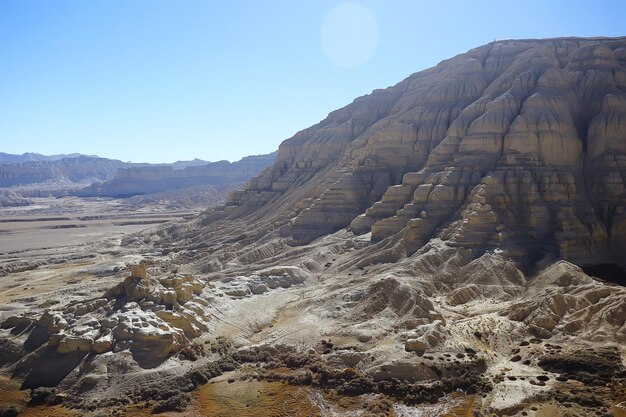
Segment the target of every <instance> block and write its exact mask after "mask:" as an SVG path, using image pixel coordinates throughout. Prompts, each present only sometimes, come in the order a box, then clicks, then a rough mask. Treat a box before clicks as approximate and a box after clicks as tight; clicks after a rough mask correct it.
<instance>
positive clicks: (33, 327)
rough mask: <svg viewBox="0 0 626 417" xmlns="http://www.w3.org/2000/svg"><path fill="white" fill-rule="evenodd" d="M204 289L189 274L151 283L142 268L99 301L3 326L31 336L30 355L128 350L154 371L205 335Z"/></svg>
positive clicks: (26, 347) (135, 268)
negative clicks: (47, 351) (45, 351)
mask: <svg viewBox="0 0 626 417" xmlns="http://www.w3.org/2000/svg"><path fill="white" fill-rule="evenodd" d="M203 289H204V284H202V283H201V282H199V281H198V280H196V279H194V278H193V277H192V276H190V275H176V274H175V275H171V276H166V277H162V278H158V279H157V278H152V277H150V276H149V275H148V273H147V272H146V268H145V266H144V265H143V264H140V265H135V266H133V267H132V272H131V274H130V276H128V277H127V278H126V279H124V281H122V282H121V283H119V284H118V285H116V286H114V287H112V288H110V289H109V290H108V291H107V292H106V293H105V294H103V295H102V296H100V297H96V298H93V299H89V300H85V301H81V302H76V303H70V304H68V305H64V306H63V308H62V309H59V310H54V309H50V310H47V311H45V312H44V313H43V314H42V315H41V316H40V317H37V316H11V317H8V318H7V319H6V320H5V321H4V322H3V323H2V324H1V325H0V327H2V328H3V329H12V333H13V334H16V335H17V334H21V333H26V334H28V338H27V339H26V340H25V341H24V350H25V351H26V352H33V351H35V350H36V349H39V348H40V347H42V346H45V347H46V348H48V349H54V350H55V351H56V352H57V353H59V354H69V353H73V352H77V351H80V352H84V353H94V354H103V353H105V352H111V351H113V352H119V351H122V350H126V349H129V350H130V351H131V352H132V353H133V356H134V357H135V359H136V360H137V362H139V363H141V364H143V365H144V366H147V367H151V366H155V365H157V364H159V363H160V362H162V361H163V360H164V359H166V358H167V357H168V356H169V355H170V354H172V353H173V352H177V351H178V350H180V348H181V347H183V346H185V345H188V344H189V340H191V339H193V338H195V337H198V336H199V335H200V334H202V332H203V331H206V330H207V327H206V324H204V321H205V320H206V317H204V315H203V312H204V307H206V300H205V299H203V298H200V297H198V296H199V295H200V294H201V293H202V291H203ZM35 371H36V370H35Z"/></svg>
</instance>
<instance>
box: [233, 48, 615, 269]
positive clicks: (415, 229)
mask: <svg viewBox="0 0 626 417" xmlns="http://www.w3.org/2000/svg"><path fill="white" fill-rule="evenodd" d="M625 42H626V41H625V40H624V39H602V38H597V39H596V38H594V39H577V38H576V39H575V38H572V39H570V38H563V39H551V40H521V41H518V40H511V41H499V42H495V43H491V44H488V45H485V46H482V47H479V48H476V49H473V50H471V51H469V52H467V53H465V54H462V55H459V56H456V57H454V58H452V59H449V60H446V61H443V62H442V63H440V64H439V65H437V66H436V67H434V68H431V69H428V70H425V71H422V72H419V73H416V74H413V75H411V76H410V77H408V78H407V79H405V80H404V81H402V82H400V83H398V84H397V85H395V86H393V87H390V88H387V89H385V90H376V91H374V92H373V93H372V94H371V95H369V96H364V97H360V98H358V99H356V100H355V101H354V102H353V103H352V104H350V105H348V106H346V107H345V108H343V109H340V110H337V111H335V112H332V113H331V114H330V115H329V116H328V117H327V118H326V119H325V120H323V121H322V122H320V123H319V124H317V125H315V126H312V127H310V128H308V129H305V130H303V131H301V132H299V133H297V134H296V135H295V136H294V137H293V138H291V139H289V140H286V141H285V142H283V144H281V146H280V149H279V153H278V155H277V157H276V162H275V164H274V165H273V166H272V167H271V169H268V170H267V171H265V172H264V173H263V174H262V175H260V176H259V177H257V178H254V179H253V180H251V181H250V182H249V183H248V185H247V187H246V189H245V190H244V191H241V192H237V193H234V194H232V195H231V197H230V199H229V201H228V204H230V205H232V206H239V207H242V206H251V205H253V206H256V207H259V206H262V205H263V204H265V203H267V202H268V201H270V200H271V201H278V202H279V203H280V202H284V204H285V205H286V207H287V206H288V207H290V208H291V209H290V210H285V212H284V213H285V215H284V216H283V218H282V219H280V221H281V222H282V224H285V225H286V226H285V228H284V229H283V230H284V231H285V232H288V234H289V236H290V237H291V238H292V241H293V243H295V244H303V243H308V242H310V241H312V240H313V239H315V238H317V237H319V236H322V235H324V234H327V233H331V232H334V231H336V230H338V229H341V228H343V227H347V226H349V227H350V228H351V230H353V231H354V233H355V234H364V233H368V232H371V242H372V243H376V242H380V241H382V240H385V239H387V238H389V237H392V236H396V235H398V236H399V235H402V239H401V242H399V243H398V244H400V245H402V246H403V249H402V250H403V251H404V252H405V253H407V254H411V253H413V252H415V251H416V250H417V249H419V248H420V247H421V246H422V245H424V244H425V243H426V242H428V240H429V239H431V238H433V237H439V238H441V239H444V240H445V241H446V242H447V243H448V244H449V245H451V246H456V247H466V248H472V249H473V250H474V251H475V252H476V255H478V254H480V253H482V252H484V251H486V250H493V249H499V250H502V251H504V252H505V253H506V255H507V256H510V257H512V258H514V259H516V260H518V261H520V262H522V263H523V264H525V265H532V264H533V263H535V262H537V261H539V260H541V259H543V258H550V259H556V258H563V259H569V260H572V261H574V262H576V263H578V264H580V265H588V264H596V263H621V264H623V259H624V255H626V246H625V245H626V244H625V239H626V226H624V225H625V224H626V220H624V219H625V218H624V214H623V212H624V203H623V199H624V198H625V197H626V192H625V191H624V178H623V175H624V171H625V169H626V165H625V164H626V148H625V147H624V145H623V144H622V143H621V142H623V141H624V139H625V135H626V124H625V123H626V122H625V120H626V68H625V60H626V43H625ZM276 199H278V200H276ZM245 211H246V210H240V211H235V213H237V212H245Z"/></svg>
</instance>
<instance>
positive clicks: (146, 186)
mask: <svg viewBox="0 0 626 417" xmlns="http://www.w3.org/2000/svg"><path fill="white" fill-rule="evenodd" d="M274 157H275V153H272V154H268V155H257V156H248V157H245V158H243V159H242V160H240V161H238V162H233V163H230V162H228V161H219V162H206V163H205V164H204V165H188V166H185V167H184V168H183V169H175V168H174V167H173V166H171V165H165V166H159V165H156V166H155V165H147V166H133V167H129V168H122V169H120V170H118V171H117V172H116V173H115V175H114V177H113V178H112V179H111V180H110V181H106V182H104V183H97V184H93V185H91V186H90V187H88V188H85V189H83V190H80V191H79V192H78V194H79V195H82V196H106V197H122V196H131V195H139V194H153V193H158V192H163V191H169V190H177V189H181V188H188V187H196V186H207V185H212V186H222V185H231V184H236V183H241V182H243V181H246V180H248V179H250V178H251V177H253V176H254V175H256V174H258V173H259V172H260V171H261V170H262V169H264V168H266V167H267V166H269V165H271V164H272V162H273V161H274Z"/></svg>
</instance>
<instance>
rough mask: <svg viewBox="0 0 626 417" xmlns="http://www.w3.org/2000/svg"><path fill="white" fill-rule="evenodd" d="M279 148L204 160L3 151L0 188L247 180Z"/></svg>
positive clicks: (105, 191)
mask: <svg viewBox="0 0 626 417" xmlns="http://www.w3.org/2000/svg"><path fill="white" fill-rule="evenodd" d="M274 158H275V153H272V154H268V155H258V156H249V157H245V158H243V159H241V161H238V162H233V163H231V162H228V161H218V162H209V161H203V160H200V159H193V160H191V161H177V162H174V163H170V164H148V163H131V162H122V161H119V160H116V159H108V158H100V157H98V156H91V155H83V154H78V153H74V154H65V155H50V156H46V155H41V154H38V153H25V154H22V155H12V154H7V153H0V188H1V187H12V188H11V191H12V192H15V191H16V190H15V189H16V188H17V189H21V190H20V192H22V191H24V189H25V187H26V188H27V189H28V193H27V194H24V193H23V192H22V194H23V195H25V196H36V195H41V192H43V191H52V190H54V193H53V194H54V195H58V194H59V193H61V194H62V195H67V194H70V195H81V196H102V197H128V196H133V195H141V194H153V193H159V192H163V191H169V190H179V189H182V188H187V187H198V186H229V185H234V184H239V183H242V182H244V181H246V180H248V179H250V178H252V177H253V176H255V175H257V174H258V173H260V172H261V171H262V170H263V169H264V168H266V167H268V166H270V165H271V164H272V163H273V162H274Z"/></svg>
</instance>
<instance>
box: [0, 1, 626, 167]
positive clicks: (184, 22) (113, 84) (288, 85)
mask: <svg viewBox="0 0 626 417" xmlns="http://www.w3.org/2000/svg"><path fill="white" fill-rule="evenodd" d="M344 3H345V2H342V1H335V0H332V1H331V0H316V1H305V0H302V1H298V0H284V1H278V0H267V1H256V0H255V1H236V0H233V1H223V0H220V1H209V0H203V1H192V0H181V1H174V0H167V1H162V0H63V1H61V0H59V1H54V0H46V1H34V0H0V151H3V152H9V153H23V152H27V151H32V152H39V153H45V154H56V153H71V152H81V153H86V154H98V155H100V156H104V157H110V158H117V159H122V160H125V161H127V160H131V161H134V162H172V161H175V160H182V159H192V158H196V157H197V158H201V159H207V160H213V161H214V160H220V159H228V160H237V159H239V158H241V157H242V156H245V155H250V154H259V153H267V152H271V151H273V150H275V149H277V148H278V145H279V144H280V142H282V141H283V140H284V139H287V138H289V137H291V136H292V135H293V134H294V133H296V132H297V131H298V130H301V129H304V128H306V127H308V126H310V125H312V124H314V123H317V122H318V121H320V120H322V119H323V118H325V117H326V115H327V114H328V113H329V112H330V111H332V110H335V109H337V108H340V107H343V106H344V105H346V104H348V103H350V102H351V101H352V100H353V99H354V98H355V97H357V96H360V95H363V94H368V93H370V92H371V91H372V90H373V89H376V88H384V87H387V86H390V85H393V84H395V83H397V82H398V81H400V80H402V79H403V78H405V77H407V76H408V75H410V74H411V73H413V72H416V71H419V70H422V69H425V68H428V67H431V66H433V65H436V64H437V63H438V62H439V61H441V60H443V59H446V58H449V57H451V56H453V55H456V54H459V53H462V52H465V51H467V50H468V49H471V48H473V47H476V46H479V45H482V44H485V43H488V42H490V41H492V40H493V39H494V38H496V39H503V38H537V37H556V36H599V35H602V36H623V35H626V1H624V0H621V1H600V0H596V1H593V2H592V1H582V0H579V1H576V0H574V1H549V0H530V1H522V0H518V1H514V2H512V1H504V0H503V1H479V0H475V1H457V2H453V1H443V0H438V1H420V0H410V1H400V0H398V1H393V0H386V1H384V0H380V1H367V0H363V1H358V2H351V3H350V4H347V5H346V4H344ZM342 19H344V20H345V19H347V20H345V21H344V20H342ZM359 39H361V40H362V41H363V42H362V43H358V44H355V43H354V42H359ZM351 42H353V43H351ZM342 48H344V49H342ZM355 51H356V52H355ZM351 53H356V55H357V56H351V55H350V54H351ZM342 54H343V55H342ZM359 54H360V55H359ZM344 58H345V59H344Z"/></svg>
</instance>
